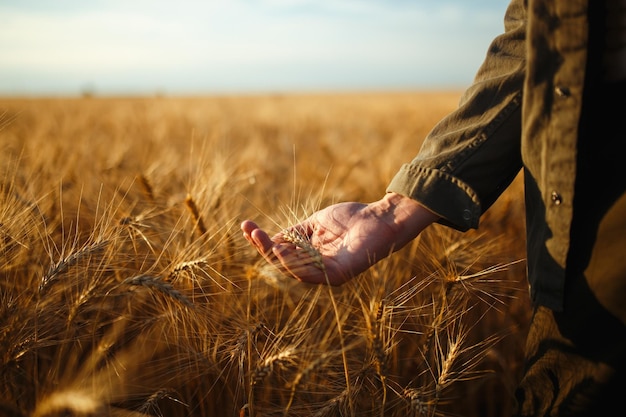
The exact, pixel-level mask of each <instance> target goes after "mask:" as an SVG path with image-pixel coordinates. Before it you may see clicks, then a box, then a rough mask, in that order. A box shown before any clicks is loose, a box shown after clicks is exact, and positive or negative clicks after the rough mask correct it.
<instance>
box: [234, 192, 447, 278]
mask: <svg viewBox="0 0 626 417" xmlns="http://www.w3.org/2000/svg"><path fill="white" fill-rule="evenodd" d="M436 219H437V216H436V215H434V214H433V213H431V212H429V211H428V210H426V209H425V208H423V207H422V206H421V205H419V204H418V203H416V202H415V201H413V200H411V199H408V198H407V197H402V196H400V195H398V194H393V193H390V194H387V195H386V196H385V197H384V198H382V199H381V200H378V201H376V202H374V203H370V204H364V203H355V202H348V203H339V204H334V205H331V206H328V207H326V208H324V209H322V210H320V211H317V212H315V213H313V214H312V215H311V216H310V217H309V218H307V219H306V220H304V221H303V222H301V223H299V224H297V225H295V226H292V227H290V228H288V229H287V230H285V231H283V232H281V233H278V234H276V235H274V236H273V237H271V238H270V236H269V235H268V234H267V233H266V232H265V231H264V230H262V229H261V228H259V226H257V224H256V223H254V222H252V221H250V220H246V221H244V222H243V223H242V224H241V229H242V231H243V235H244V237H245V238H246V240H248V242H250V243H251V244H252V245H253V246H254V247H255V248H256V249H257V251H258V252H259V253H260V254H261V255H263V257H264V258H265V259H266V260H267V261H268V262H270V263H273V264H274V265H276V266H277V267H278V268H280V269H281V270H282V271H283V272H285V273H286V274H288V275H291V276H292V277H294V278H296V279H298V280H300V281H304V282H309V283H315V284H329V285H341V284H343V283H345V282H346V281H348V280H350V279H351V278H352V277H354V276H356V275H358V274H360V273H361V272H363V271H365V270H366V269H368V268H369V267H370V266H372V265H374V264H375V263H376V262H378V261H380V260H381V259H383V258H385V257H387V256H389V255H390V254H391V253H392V252H394V251H396V250H398V249H400V248H401V247H403V246H404V245H405V244H406V243H408V242H409V241H410V240H412V239H414V238H415V237H416V236H417V235H418V234H419V233H420V232H421V231H422V230H423V229H424V228H425V227H426V226H428V225H429V224H430V223H432V222H433V221H435V220H436Z"/></svg>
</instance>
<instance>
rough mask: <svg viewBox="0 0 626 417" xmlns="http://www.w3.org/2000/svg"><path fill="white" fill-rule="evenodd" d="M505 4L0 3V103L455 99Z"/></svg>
mask: <svg viewBox="0 0 626 417" xmlns="http://www.w3.org/2000/svg"><path fill="white" fill-rule="evenodd" d="M507 4H508V2H507V1H506V0H473V1H472V0H393V1H391V0H227V1H226V0H208V1H200V0H179V1H176V2H172V1H164V0H156V1H155V0H132V1H128V0H90V1H84V0H57V1H45V0H2V2H0V22H1V24H0V95H4V96H14V95H27V96H33V95H34V96H37V95H79V94H82V95H92V94H97V95H100V94H102V95H108V94H111V95H116V94H133V95H134V94H194V95H201V94H212V93H219V94H223V93H273V92H290V91H298V92H305V91H341V90H347V91H349V90H368V91H372V90H398V89H401V90H406V89H441V88H458V87H463V86H466V85H467V84H468V83H470V82H471V80H472V78H473V75H474V73H475V71H476V69H477V68H478V66H479V65H480V63H481V62H482V59H483V57H484V54H485V52H486V50H487V47H488V45H489V42H490V41H491V39H492V38H493V37H494V36H496V35H498V34H499V33H501V32H502V30H503V23H502V22H503V15H504V11H505V9H506V6H507Z"/></svg>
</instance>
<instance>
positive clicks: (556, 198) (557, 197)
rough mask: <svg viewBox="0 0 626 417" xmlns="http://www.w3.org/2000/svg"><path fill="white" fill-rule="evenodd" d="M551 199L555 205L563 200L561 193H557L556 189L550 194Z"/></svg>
mask: <svg viewBox="0 0 626 417" xmlns="http://www.w3.org/2000/svg"><path fill="white" fill-rule="evenodd" d="M550 199H551V200H552V204H554V205H555V206H558V205H560V204H561V203H562V202H563V198H562V197H561V194H559V193H557V192H556V191H552V194H550Z"/></svg>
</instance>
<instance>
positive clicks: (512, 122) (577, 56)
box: [387, 0, 589, 310]
mask: <svg viewBox="0 0 626 417" xmlns="http://www.w3.org/2000/svg"><path fill="white" fill-rule="evenodd" d="M526 3H529V4H526ZM587 3H588V2H587V1H586V0H553V1H546V0H529V1H528V2H525V1H522V0H513V1H512V2H511V4H510V5H509V7H508V9H507V13H506V15H505V22H504V23H505V31H504V33H503V34H502V35H500V36H499V37H497V38H495V39H494V41H493V42H492V43H491V45H490V46H489V49H488V52H487V56H486V58H485V60H484V62H483V64H482V66H481V67H480V69H479V70H478V73H477V74H476V77H475V80H474V83H473V84H472V85H471V86H470V87H469V88H468V89H467V91H466V92H465V93H464V94H463V96H462V98H461V101H460V104H459V107H458V109H456V110H455V111H454V112H452V113H451V114H449V115H448V116H447V117H445V118H444V119H443V120H442V121H441V122H439V123H438V124H437V125H436V126H435V127H434V128H433V130H432V131H431V132H430V133H429V135H428V136H427V138H426V140H425V141H424V143H423V146H422V148H421V150H420V151H419V153H418V155H417V156H416V157H415V159H413V161H412V162H410V163H407V164H405V165H403V166H402V167H401V169H400V170H399V172H398V173H397V174H396V176H395V177H394V178H393V179H392V181H391V183H390V184H389V187H388V190H387V191H389V192H396V193H400V194H403V195H407V196H410V197H411V198H413V199H415V200H417V201H418V202H420V203H421V204H422V205H424V206H425V207H427V208H429V209H430V210H431V211H433V212H435V213H437V214H439V215H440V216H441V217H442V221H441V222H442V223H444V224H448V225H450V226H452V227H454V228H456V229H458V230H463V231H464V230H467V229H469V228H477V227H478V224H479V218H480V216H481V214H482V213H483V212H485V210H487V209H488V208H489V207H490V206H491V205H492V204H493V202H494V201H495V200H496V199H497V198H498V196H499V195H500V194H501V193H502V192H503V191H504V190H505V189H506V188H507V187H508V186H509V185H510V183H511V181H512V180H513V179H514V178H515V177H516V175H517V174H518V173H519V171H520V169H521V168H522V167H523V168H524V177H525V193H526V210H527V242H528V273H529V281H530V284H531V296H532V299H533V300H534V301H535V302H537V303H539V304H543V305H546V306H548V307H551V308H553V309H557V310H558V309H560V308H561V307H562V302H563V300H562V298H563V287H564V280H565V269H566V261H567V257H568V250H569V247H570V227H571V223H572V217H573V204H574V188H575V179H576V173H577V139H578V136H579V131H578V128H579V117H580V115H581V109H582V103H583V100H582V98H583V87H584V85H585V77H586V62H587V53H588V48H587V47H588V31H589V24H588V16H587V6H588V4H587Z"/></svg>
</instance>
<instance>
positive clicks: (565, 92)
mask: <svg viewBox="0 0 626 417" xmlns="http://www.w3.org/2000/svg"><path fill="white" fill-rule="evenodd" d="M554 91H555V92H556V95H557V96H559V97H563V98H565V97H569V96H571V95H572V92H571V91H570V89H569V88H567V87H562V86H557V87H555V88H554Z"/></svg>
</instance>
